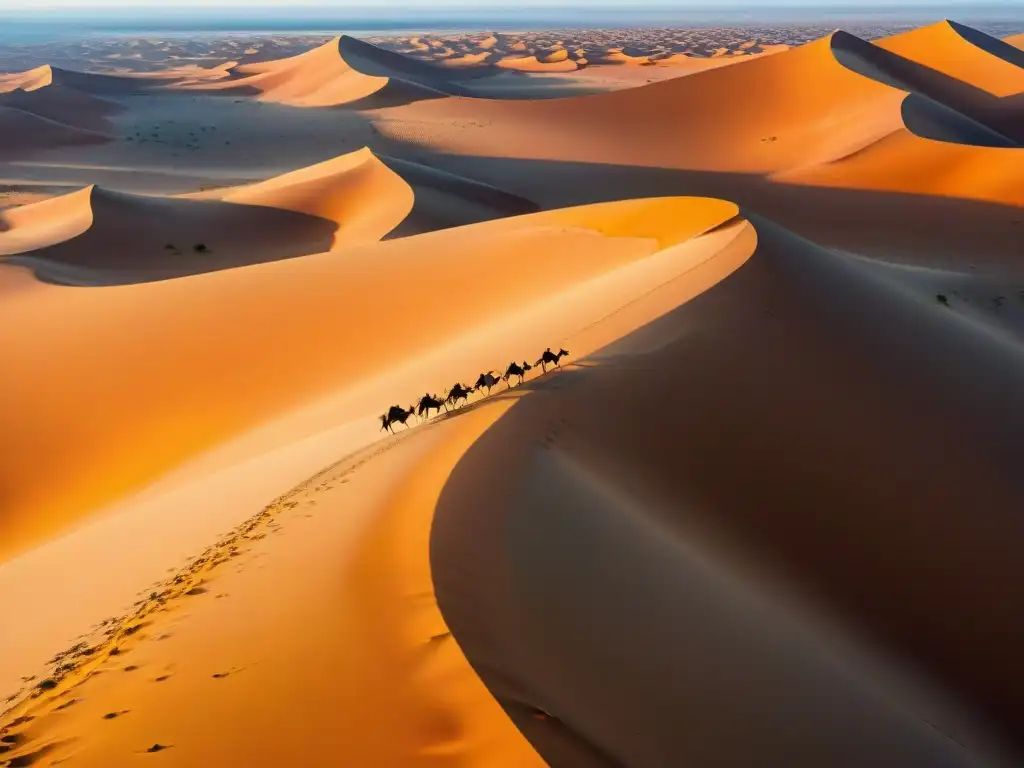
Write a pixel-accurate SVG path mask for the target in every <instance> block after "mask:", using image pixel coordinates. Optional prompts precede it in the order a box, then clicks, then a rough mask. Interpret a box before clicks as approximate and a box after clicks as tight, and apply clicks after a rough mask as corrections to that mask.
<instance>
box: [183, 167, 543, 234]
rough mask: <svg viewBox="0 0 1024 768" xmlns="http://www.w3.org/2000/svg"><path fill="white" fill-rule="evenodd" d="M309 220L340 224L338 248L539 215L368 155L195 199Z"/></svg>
mask: <svg viewBox="0 0 1024 768" xmlns="http://www.w3.org/2000/svg"><path fill="white" fill-rule="evenodd" d="M192 197H195V198H200V199H202V198H206V199H220V200H224V201H227V202H233V203H246V204H249V205H261V206H268V207H271V208H281V209H285V210H290V211H297V212H299V213H307V214H310V215H312V216H318V217H320V218H323V219H328V220H330V221H333V222H335V223H336V224H337V225H338V228H337V230H336V232H335V234H334V247H339V246H342V245H358V244H363V243H369V242H375V241H377V240H380V239H382V238H384V237H385V236H387V235H392V236H399V235H411V234H419V233H422V232H427V231H433V230H436V229H445V228H448V227H454V226H461V225H464V224H472V223H476V222H478V221H486V220H489V219H494V218H500V217H503V216H512V215H518V214H522V213H532V212H534V211H536V210H537V208H536V206H535V205H534V204H533V203H531V202H529V201H527V200H524V199H523V198H521V197H517V196H515V195H510V194H508V193H507V192H503V191H501V190H499V189H495V188H494V187H491V186H488V185H486V184H482V183H480V182H476V181H471V180H470V179H466V178H462V177H458V176H454V175H452V174H448V173H444V172H443V171H438V170H435V169H433V168H429V167H427V166H423V165H418V164H417V163H413V162H409V161H407V160H400V159H398V158H393V157H386V156H378V155H375V154H374V153H373V152H371V151H370V150H368V149H361V150H358V151H356V152H352V153H350V154H347V155H343V156H341V157H337V158H334V159H333V160H328V161H326V162H323V163H320V164H318V165H315V166H312V167H309V168H303V169H301V170H298V171H294V172H292V173H287V174H284V175H283V176H278V177H275V178H273V179H270V180H269V181H265V182H260V183H258V184H253V185H249V186H245V187H236V188H228V189H223V190H214V191H210V192H204V193H200V194H197V195H192Z"/></svg>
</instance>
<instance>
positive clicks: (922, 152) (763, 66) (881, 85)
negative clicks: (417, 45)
mask: <svg viewBox="0 0 1024 768" xmlns="http://www.w3.org/2000/svg"><path fill="white" fill-rule="evenodd" d="M957 83H959V81H956V80H955V79H953V78H951V77H949V76H947V75H943V74H942V73H939V72H937V71H936V70H931V69H927V68H925V67H923V66H922V65H920V64H917V63H916V62H913V61H911V60H909V59H904V58H903V57H901V56H899V55H898V54H895V53H892V52H889V51H886V50H884V49H883V48H880V47H878V46H876V45H873V44H871V43H867V42H865V41H863V40H860V39H858V38H855V37H853V36H852V35H849V34H847V33H843V32H836V33H833V34H832V35H829V36H827V37H825V38H822V39H820V40H818V41H815V42H812V43H808V44H806V45H803V46H800V47H797V48H791V49H789V50H786V51H783V52H780V53H775V54H772V55H770V56H766V57H758V58H755V59H752V60H750V61H748V62H746V64H745V65H744V66H743V67H742V68H735V67H720V68H716V69H712V70H707V71H702V72H696V73H693V74H692V75H689V76H687V77H681V78H675V79H673V80H668V81H663V82H656V83H652V84H649V85H645V86H641V87H637V88H630V89H626V90H622V91H616V92H612V93H601V94H596V95H590V96H579V97H573V98H566V99H554V100H549V101H535V102H505V103H499V102H493V101H485V102H481V103H469V102H467V101H465V100H459V99H445V100H441V101H437V102H431V103H423V104H420V105H416V108H415V112H414V114H413V112H412V111H411V110H406V109H403V108H396V109H391V110H384V111H383V112H382V113H381V114H380V116H379V118H378V120H377V122H376V124H377V127H378V129H379V130H380V131H381V132H382V133H383V134H385V135H386V136H389V137H391V138H392V139H394V140H398V141H404V142H409V143H412V144H417V145H421V146H424V147H427V148H428V149H430V150H432V151H434V152H435V153H439V154H440V155H441V156H444V155H448V156H452V157H456V158H457V157H463V156H480V157H503V158H516V159H523V160H525V159H531V160H543V161H551V162H555V163H562V164H572V163H581V164H591V165H594V166H595V167H600V168H607V169H608V170H607V172H608V174H609V175H613V174H615V172H616V171H615V169H614V167H613V166H621V167H623V168H632V169H636V168H672V169H679V170H686V171H696V172H714V173H719V174H721V173H731V174H747V175H751V176H764V177H767V178H769V179H772V180H776V181H786V182H789V183H804V181H806V182H807V183H815V184H820V183H826V180H827V184H828V186H832V187H849V188H853V189H875V190H889V191H894V192H905V193H914V194H932V193H933V192H934V193H935V194H937V195H942V196H947V195H950V194H952V195H953V196H960V197H967V198H969V199H976V200H985V201H990V202H995V203H1000V204H1011V205H1016V204H1017V203H1016V201H1017V200H1018V199H1019V196H1018V195H1017V194H1016V192H1015V191H1014V187H1013V179H1014V178H1017V177H1018V176H1019V173H1020V162H1021V159H1020V153H1019V152H1018V151H1017V145H1016V143H1015V142H1014V141H1013V140H1012V136H1015V135H1016V134H1015V133H1013V132H1010V131H1007V130H1006V124H1005V123H1004V122H1001V121H999V120H996V119H993V115H992V113H987V112H984V110H982V111H980V112H979V111H978V110H971V109H966V112H967V113H968V114H965V112H964V111H961V110H960V109H959V108H962V107H963V103H962V101H961V100H960V98H959V97H960V96H961V95H962V94H963V93H964V92H965V89H968V90H970V91H971V92H972V93H973V92H974V91H977V90H978V89H975V88H974V87H973V86H966V84H963V83H960V84H959V85H957ZM951 84H952V85H951ZM979 92H980V91H979ZM470 114H472V115H473V117H474V118H475V119H476V120H479V121H482V122H485V123H486V127H485V128H482V129H475V130H473V131H455V130H452V128H451V126H452V124H453V121H458V120H463V119H468V117H469V115H470ZM695 115H700V120H695V119H694V116H695ZM597 124H600V125H605V126H607V130H601V131H595V130H593V129H592V126H594V125H597ZM680 126H684V127H685V137H686V140H685V141H679V140H678V132H679V130H680ZM624 133H626V134H628V135H630V136H631V141H630V142H628V143H623V142H620V141H618V140H617V137H618V136H620V135H623V134H624ZM919 134H920V135H919ZM896 147H898V148H899V151H896V150H895V149H894V148H896ZM455 167H462V166H461V165H458V164H455ZM882 169H884V172H880V171H882ZM486 178H488V180H490V178H491V177H486ZM493 178H498V177H493ZM812 179H814V180H815V181H813V182H812V181H811V180H812ZM968 179H969V183H967V181H966V180H968ZM954 180H955V182H954ZM595 183H598V182H595ZM609 183H611V182H609ZM617 183H618V182H617ZM666 184H667V180H666ZM668 188H669V189H671V187H668ZM722 188H723V189H725V190H726V191H728V187H727V186H726V187H722ZM638 189H643V185H642V184H640V185H639V187H638ZM683 189H684V190H689V189H694V191H697V192H700V191H703V190H702V189H701V187H700V185H696V186H694V185H690V186H688V187H684V188H683ZM712 189H715V188H714V187H712ZM581 202H582V201H581Z"/></svg>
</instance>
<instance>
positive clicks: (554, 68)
mask: <svg viewBox="0 0 1024 768" xmlns="http://www.w3.org/2000/svg"><path fill="white" fill-rule="evenodd" d="M494 65H495V66H496V67H500V68H501V69H512V70H516V71H518V72H574V71H576V70H577V69H579V65H578V64H577V63H576V61H575V60H573V59H568V58H564V59H560V60H558V61H542V60H541V59H538V58H537V57H536V56H504V57H502V58H499V59H497V60H495V61H494Z"/></svg>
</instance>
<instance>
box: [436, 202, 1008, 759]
mask: <svg viewBox="0 0 1024 768" xmlns="http://www.w3.org/2000/svg"><path fill="white" fill-rule="evenodd" d="M752 223H753V225H754V233H756V252H755V253H754V255H753V256H751V258H750V259H749V260H748V261H747V262H746V263H745V264H744V265H743V266H742V267H740V268H739V270H737V271H736V272H735V273H734V274H733V275H732V276H730V277H728V278H726V279H725V280H724V281H722V282H721V283H719V284H718V285H716V286H715V287H713V288H711V290H709V291H707V292H706V293H704V294H702V295H700V296H699V297H697V298H696V299H695V300H693V301H692V302H690V303H689V304H686V305H684V306H683V307H681V308H680V309H679V310H678V311H676V312H674V313H671V314H669V315H668V316H666V317H664V318H662V319H660V320H658V321H656V322H655V323H653V324H651V325H649V326H647V327H645V328H644V329H643V330H642V331H641V332H639V333H637V334H635V335H633V336H632V337H627V338H625V339H624V340H623V341H621V342H619V343H616V344H613V345H611V346H610V347H609V348H606V349H605V350H603V351H602V352H600V353H599V354H598V355H596V356H592V357H590V358H588V359H587V360H586V361H585V362H582V363H581V364H580V367H579V368H578V369H575V370H572V371H568V372H565V373H563V374H560V375H559V376H558V377H557V378H555V379H554V380H552V381H551V382H550V383H541V382H538V383H537V384H536V385H535V387H533V388H532V389H533V391H531V392H530V393H529V394H527V395H525V396H524V397H522V399H521V400H519V402H517V404H516V405H515V406H514V407H512V408H511V410H509V411H508V412H507V413H505V414H504V415H503V416H502V418H501V419H500V420H498V421H497V422H496V423H495V424H494V426H493V427H491V429H490V430H489V431H488V432H487V433H486V434H484V435H483V437H482V438H481V439H480V440H479V441H478V442H477V444H476V445H475V446H474V447H473V448H472V449H471V450H470V452H469V453H468V454H467V455H466V457H465V458H464V459H463V460H462V462H461V463H460V465H459V466H457V467H456V468H455V470H454V472H453V474H452V476H451V479H450V480H449V482H448V484H447V486H446V488H445V490H444V491H443V492H442V494H441V497H440V502H439V504H438V506H437V512H436V517H435V522H434V528H433V534H432V539H433V540H432V550H431V562H432V566H433V568H434V571H433V573H434V584H435V589H436V591H437V596H438V600H439V605H440V608H441V611H442V613H443V615H444V618H445V621H446V623H447V625H448V627H449V628H450V629H451V630H452V632H453V634H454V637H455V639H456V640H457V641H458V642H459V644H460V647H461V648H462V649H463V651H464V652H465V653H466V655H467V658H468V659H469V661H470V662H471V663H472V664H473V666H474V668H475V669H476V670H477V671H478V672H479V673H480V675H481V677H482V678H483V679H484V681H485V682H486V683H487V684H488V686H489V688H490V689H491V690H492V692H493V693H495V695H496V696H497V698H498V699H499V701H501V702H502V704H503V705H504V706H505V709H506V711H507V712H508V713H509V715H510V716H511V717H512V718H513V720H514V721H515V722H516V724H517V725H518V726H519V727H520V728H521V729H522V730H523V732H524V733H525V734H526V736H527V737H528V738H529V739H530V741H531V742H532V743H533V744H534V746H535V747H537V748H538V750H539V752H540V754H541V755H543V756H544V757H545V758H546V759H548V760H549V761H550V762H551V764H555V765H562V764H565V765H595V766H596V765H600V766H605V765H652V766H653V765H665V764H674V763H677V762H684V763H685V762H692V763H695V764H719V763H721V764H762V763H763V764H773V765H775V764H779V765H783V764H786V765H804V764H806V765H821V764H827V765H850V766H861V765H865V764H874V763H879V762H890V761H893V762H899V763H905V764H919V765H940V764H941V765H967V764H984V763H985V762H986V759H987V758H990V757H991V755H990V754H988V750H989V749H991V748H993V745H992V744H991V743H989V739H990V737H992V736H993V733H998V734H999V735H1000V736H1002V737H1005V738H1007V739H1010V740H1013V739H1016V738H1018V737H1019V735H1020V733H1021V721H1020V719H1021V712H1022V711H1024V710H1022V708H1021V706H1020V704H1021V700H1020V697H1021V691H1022V685H1021V679H1020V675H1021V672H1020V669H1021V668H1020V665H1019V664H1018V663H1017V661H1016V656H1017V650H1016V646H1017V643H1016V639H1017V638H1019V637H1020V636H1021V633H1022V631H1024V626H1022V625H1021V620H1020V618H1019V617H1018V616H1016V615H1014V614H1012V613H1008V612H1007V611H1005V606H1006V605H1011V604H1015V603H1017V602H1019V601H1020V599H1021V595H1020V594H1019V592H1020V590H1021V582H1020V580H1019V579H1018V578H1016V576H1015V573H1016V572H1017V571H1018V570H1019V568H1018V566H1017V561H1018V558H1017V554H1016V549H1015V545H1014V544H1013V543H1012V542H1013V541H1014V540H1015V538H1016V535H1015V531H1016V530H1017V527H1018V524H1017V522H1016V521H1015V520H1014V519H1013V516H1012V515H1011V516H1007V515H1006V514H1004V511H1005V510H1007V509H1013V508H1016V507H1017V506H1019V504H1020V499H1021V496H1022V494H1024V485H1022V483H1021V482H1020V481H1019V480H1016V479H1015V476H1014V475H1013V474H1011V473H1008V472H1007V469H1006V468H1007V467H1008V466H1010V465H1011V464H1012V463H1013V462H1014V458H1013V457H1014V456H1015V454H1016V453H1017V452H1018V451H1019V442H1020V437H1019V435H1020V434H1021V427H1022V426H1024V425H1022V424H1020V423H1018V421H1019V420H1018V418H1017V417H1016V416H1010V414H1011V413H1016V412H1017V411H1016V410H1015V409H1014V406H1013V402H1014V399H1015V397H1016V395H1015V394H1014V393H1015V392H1016V391H1017V390H1018V389H1019V387H1020V386H1021V383H1022V377H1024V357H1022V355H1021V350H1020V347H1019V344H1018V343H1014V344H1007V342H1006V341H1005V340H1004V339H998V338H994V337H993V336H991V335H989V334H988V333H987V331H986V330H984V329H983V328H980V327H978V326H977V325H975V324H974V323H972V322H970V321H965V320H964V319H963V318H961V317H960V316H959V315H958V314H957V313H956V312H953V311H950V310H949V309H948V308H946V307H944V306H942V305H941V304H939V303H937V302H936V301H935V299H934V296H933V295H932V294H931V293H930V292H926V291H927V289H925V291H921V292H917V291H913V290H908V288H907V287H906V286H900V287H899V288H896V287H895V286H893V285H889V284H887V282H886V281H884V280H882V279H880V278H879V276H878V275H876V274H874V272H873V268H872V267H870V266H868V265H865V264H863V263H859V262H856V261H851V260H846V259H843V258H842V257H839V256H836V255H835V254H831V253H828V252H826V251H824V250H822V249H818V248H816V247H814V246H812V245H811V244H809V243H806V242H803V241H800V240H798V239H796V238H793V237H792V236H791V235H789V234H787V233H785V232H784V231H782V230H780V229H779V228H777V227H775V226H774V225H771V224H770V223H768V222H765V221H764V220H756V219H755V220H754V221H753V222H752ZM748 236H749V237H753V236H754V235H753V233H752V234H751V235H748ZM915 293H916V294H917V295H915ZM865 307H871V308H872V309H871V311H870V312H865V311H864V308H865ZM951 359H955V360H956V361H957V363H956V365H955V367H954V368H950V367H949V360H951ZM769 371H770V372H771V374H770V375H767V373H766V372H769ZM967 371H970V373H967ZM624 397H628V398H629V403H630V407H629V408H628V409H627V408H624V407H622V400H623V398H624ZM723 414H727V415H725V416H723ZM882 424H884V425H885V427H884V428H881V427H880V426H879V425H882ZM982 424H984V425H985V426H984V427H982V426H981V425H982ZM979 428H980V429H981V430H982V431H983V432H984V434H985V435H986V439H985V440H983V441H975V440H969V439H960V440H958V439H956V438H952V437H951V436H952V435H966V434H972V433H974V432H975V430H978V429H979ZM812 467H813V468H814V470H813V471H811V470H810V468H812ZM851 467H855V468H856V472H857V473H858V475H862V476H864V477H871V478H872V480H871V482H870V483H864V484H860V485H858V487H857V488H855V489H853V488H850V486H849V484H848V482H847V481H848V476H847V475H846V473H847V472H848V471H849V470H850V468H851ZM982 489H984V490H982ZM963 509H971V510H973V513H972V514H971V515H969V516H964V515H962V514H961V511H962V510H963ZM482 510H486V514H482V513H481V512H482ZM924 541H927V542H928V544H927V546H926V547H925V546H922V542H924ZM771 573H774V574H775V578H773V577H771V576H770V575H769V574H771ZM623 574H629V576H628V578H627V577H624V576H623ZM794 584H795V585H796V589H797V590H798V592H799V594H801V595H802V598H801V599H802V600H803V601H806V600H807V599H808V598H810V604H811V605H813V604H814V603H815V602H816V601H823V602H824V604H825V605H827V610H826V612H825V613H824V614H818V616H817V617H816V618H812V617H814V613H813V611H812V612H811V614H810V616H808V615H806V614H804V615H801V612H800V611H799V609H798V608H797V606H798V605H799V603H793V602H792V601H791V600H786V599H783V598H781V597H780V596H779V595H780V592H779V591H778V590H781V591H782V592H783V593H784V592H785V591H786V589H787V588H788V587H787V585H788V586H792V585H794ZM804 610H805V611H806V610H808V606H807V604H806V603H805V605H804ZM823 616H828V617H830V618H829V619H826V620H824V621H822V618H823ZM833 620H837V621H838V622H839V623H838V624H832V629H831V630H830V629H827V627H828V626H829V624H830V623H831V622H832V621H833ZM805 622H806V623H805ZM840 626H845V627H846V629H847V630H849V629H851V628H854V631H853V632H852V633H851V634H849V635H847V637H846V639H845V640H843V639H841V638H840V637H839V636H838V635H837V632H838V629H837V627H840ZM667 637H671V638H672V641H671V642H668V643H665V642H663V641H664V640H665V638H667ZM848 642H849V643H851V644H847V643H848ZM858 644H862V645H861V646H860V651H859V652H858V651H856V648H857V645H858ZM865 649H866V650H867V655H866V656H864V655H861V654H862V653H863V652H864V651H865ZM879 650H881V651H882V652H883V653H882V656H881V657H879V656H877V655H875V654H876V652H877V651H879ZM872 655H875V659H874V662H873V663H871V662H869V659H870V658H871V656H872ZM880 658H888V659H889V660H890V661H897V662H898V663H900V664H904V663H905V664H907V665H908V666H907V667H906V668H904V669H903V670H894V669H891V668H890V669H886V664H884V663H880ZM697 660H699V662H698V661H697ZM595 669H601V670H603V673H602V674H601V675H600V676H596V675H594V674H593V670H595ZM755 680H756V681H757V682H756V683H754V682H753V681H755ZM914 681H918V682H921V681H924V683H923V685H922V686H921V687H917V686H916V684H915V682H914ZM915 687H916V690H915ZM937 691H943V692H945V693H947V694H949V695H950V697H951V699H949V700H947V701H945V702H944V701H943V695H942V694H937V693H936V692H937ZM694 701H699V702H700V705H699V706H689V705H688V704H687V702H694ZM954 702H955V703H954ZM537 709H541V710H543V711H544V712H547V713H549V716H548V717H546V718H543V719H540V720H538V719H537V718H536V717H534V713H535V712H536V711H537ZM964 711H970V712H973V713H976V714H978V715H980V716H981V722H980V723H979V722H971V720H970V718H965V717H964V716H963V715H964ZM853 723H856V726H853V725H852V724H853ZM739 734H742V738H739ZM1018 746H1019V745H1018ZM1011 762H1012V761H1010V760H1007V763H1006V764H1011Z"/></svg>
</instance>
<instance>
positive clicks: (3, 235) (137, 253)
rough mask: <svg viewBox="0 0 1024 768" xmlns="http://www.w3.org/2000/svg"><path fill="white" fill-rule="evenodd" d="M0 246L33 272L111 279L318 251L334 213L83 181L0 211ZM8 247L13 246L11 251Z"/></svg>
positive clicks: (72, 280)
mask: <svg viewBox="0 0 1024 768" xmlns="http://www.w3.org/2000/svg"><path fill="white" fill-rule="evenodd" d="M0 217H2V220H3V221H4V222H5V223H6V224H7V225H8V227H9V229H8V230H7V231H6V232H0V253H5V254H7V259H6V261H7V262H8V263H9V264H18V265H22V266H27V267H30V268H31V269H32V270H33V271H34V272H35V273H36V274H37V275H38V276H39V277H40V278H41V279H43V280H46V281H49V282H55V283H64V284H68V285H85V286H90V285H91V286H98V285H118V284H122V283H136V282H145V281H148V280H164V279H168V278H172V277H182V276H185V275H190V274H195V273H200V272H210V271H213V270H218V269H227V268H229V267H237V266H241V265H244V264H252V263H255V262H261V261H273V260H276V259H284V258H290V257H293V256H300V255H304V254H309V253H319V252H322V251H325V250H328V249H329V248H330V247H331V242H332V235H333V233H334V230H335V225H334V223H333V222H330V221H327V220H325V219H321V218H316V217H313V216H309V215H305V214H302V213H296V212H293V211H288V210H281V209H274V208H261V207H257V206H253V205H239V204H233V203H227V202H220V201H215V200H187V199H180V198H167V197H148V196H144V195H132V194H127V193H123V192H114V191H111V190H106V189H100V188H97V187H88V188H86V189H84V190H81V191H79V192H73V193H71V194H70V195H66V196H63V197H61V198H57V199H54V200H46V201H43V202H41V203H35V204H32V205H28V206H25V207H24V208H22V209H15V210H14V211H12V212H10V213H4V214H0ZM12 254H14V255H12Z"/></svg>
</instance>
